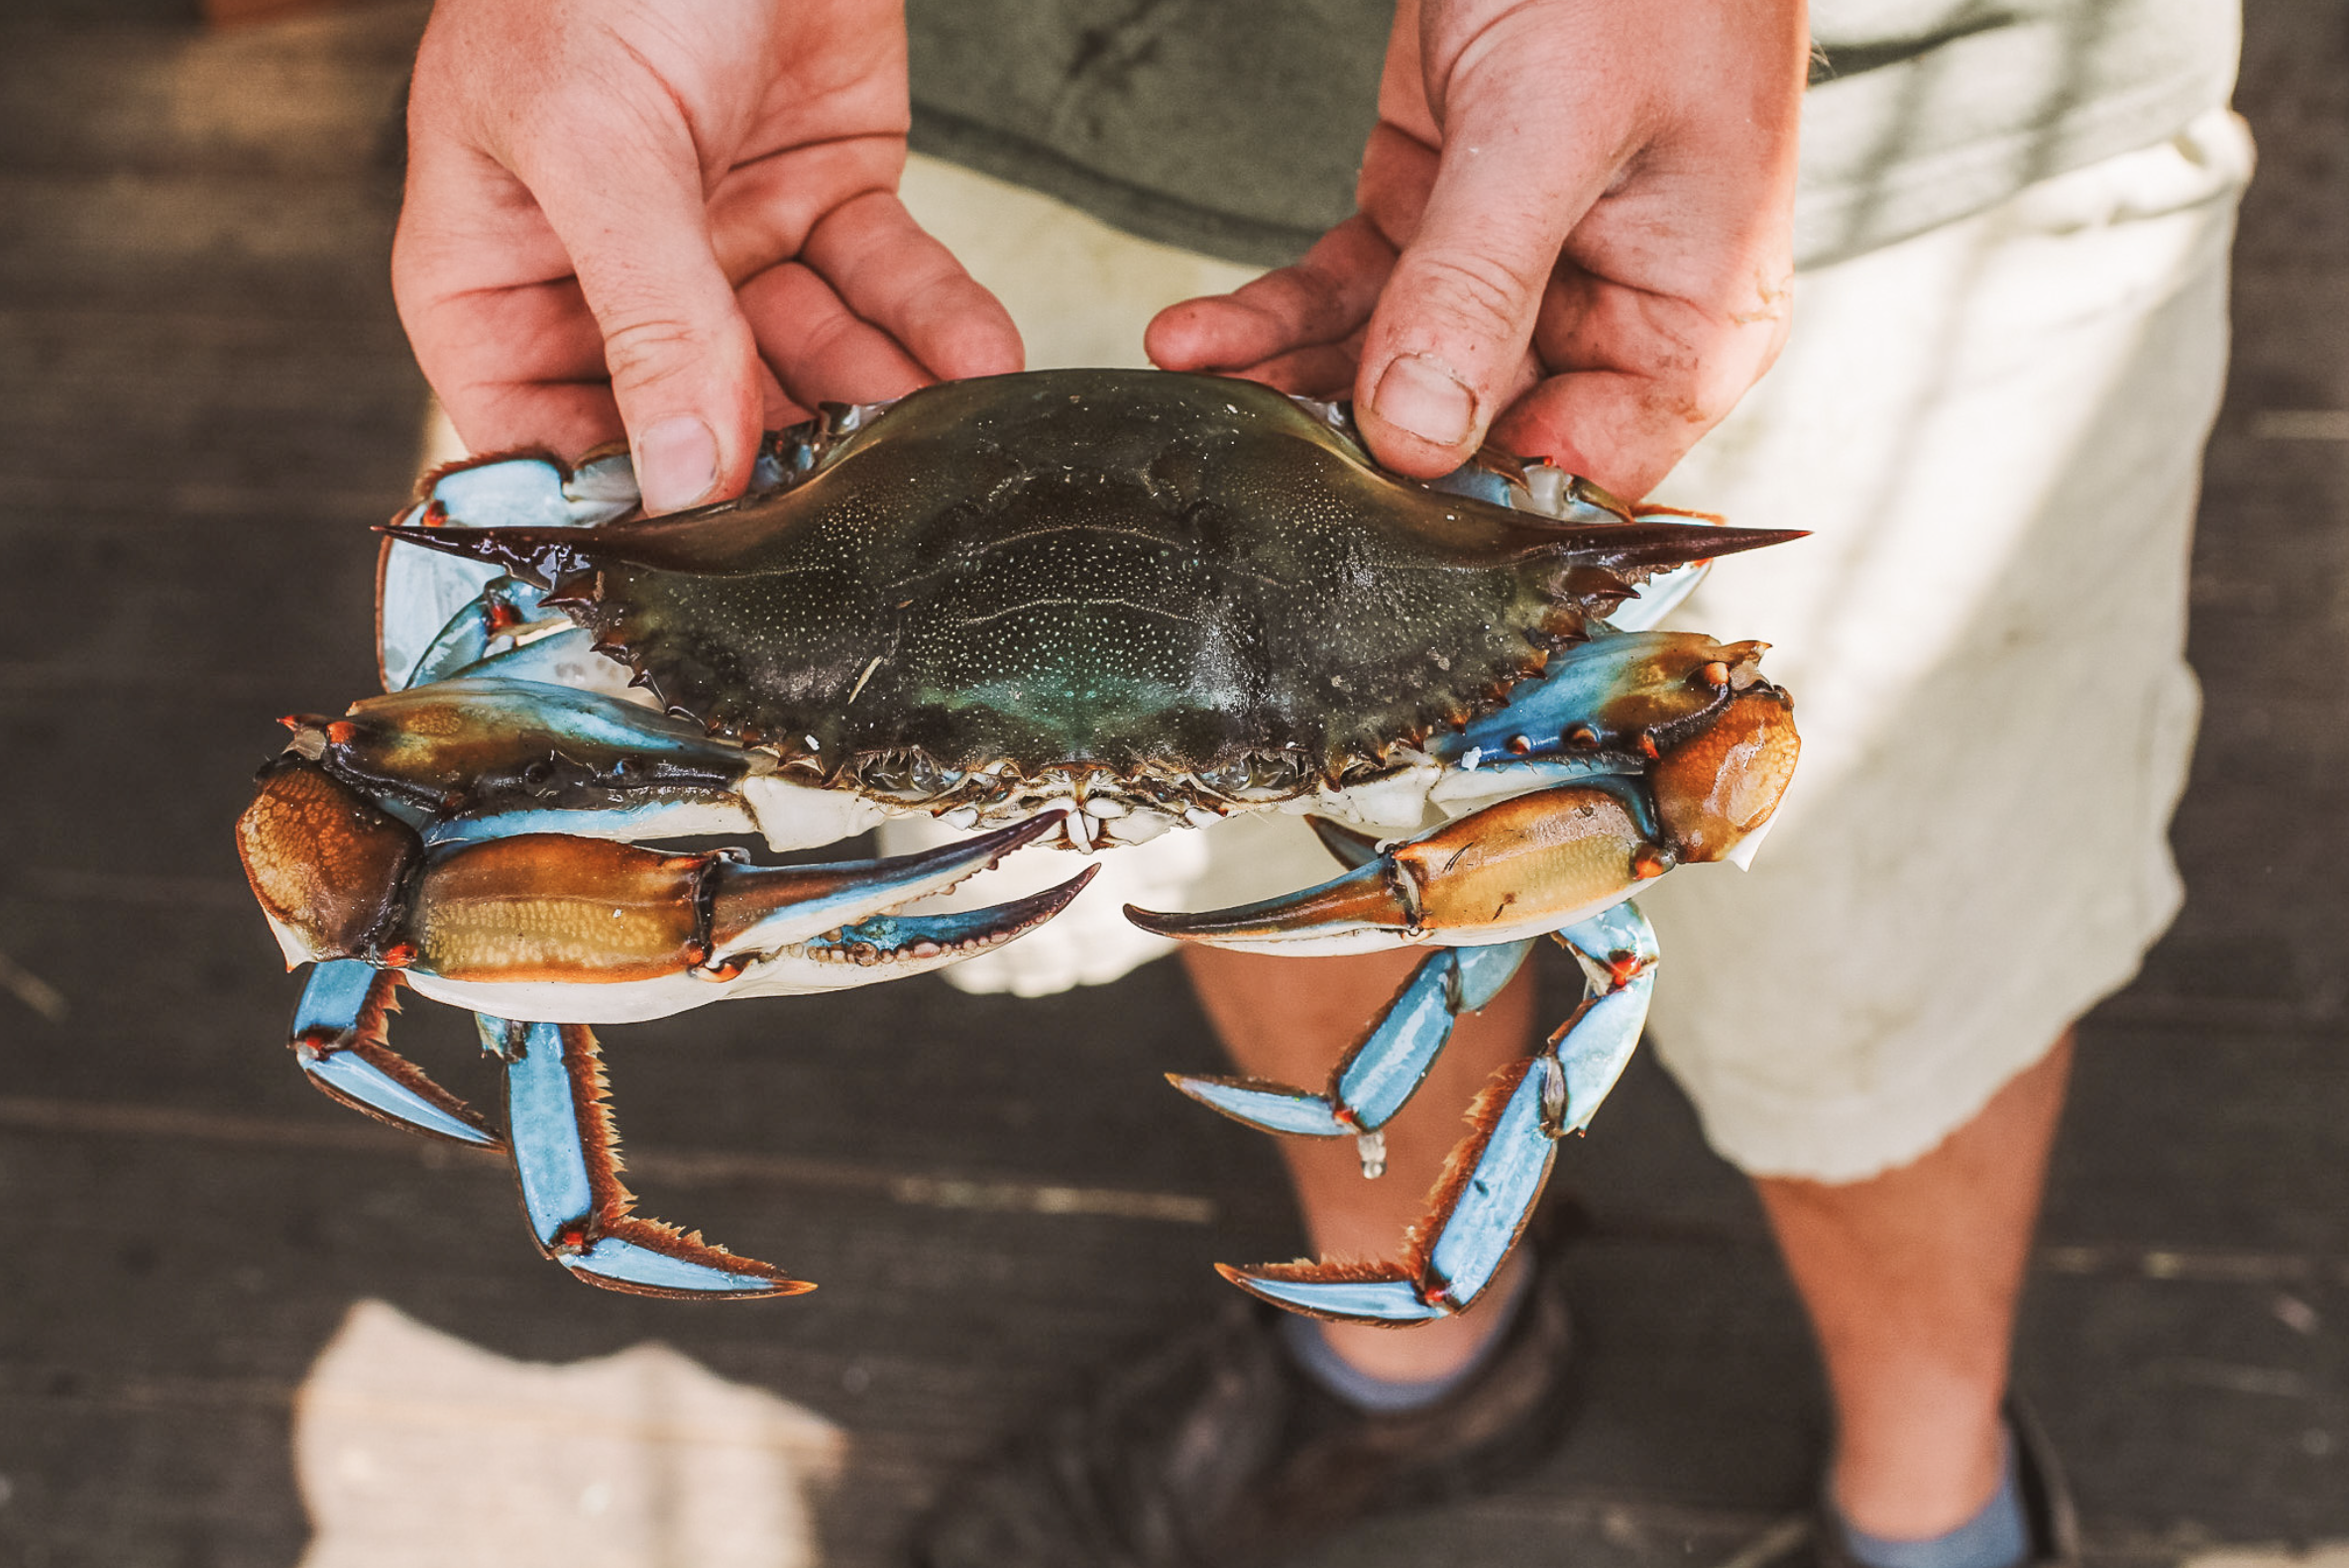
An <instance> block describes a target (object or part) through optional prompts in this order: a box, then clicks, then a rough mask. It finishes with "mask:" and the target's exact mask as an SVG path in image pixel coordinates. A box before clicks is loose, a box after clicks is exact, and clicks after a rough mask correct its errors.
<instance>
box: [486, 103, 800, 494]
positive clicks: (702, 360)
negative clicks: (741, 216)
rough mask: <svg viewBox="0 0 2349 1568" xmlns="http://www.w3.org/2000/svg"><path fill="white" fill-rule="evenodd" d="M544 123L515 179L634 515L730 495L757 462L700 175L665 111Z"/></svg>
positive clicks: (604, 112) (752, 404)
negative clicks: (530, 197) (537, 218)
mask: <svg viewBox="0 0 2349 1568" xmlns="http://www.w3.org/2000/svg"><path fill="white" fill-rule="evenodd" d="M595 110H596V112H592V113H589V114H586V115H585V116H582V115H577V114H564V113H559V112H558V113H551V114H548V115H546V116H545V117H544V119H543V122H542V123H540V124H538V125H535V126H533V127H532V131H531V135H530V137H529V140H528V143H527V145H525V146H523V147H519V148H517V149H516V157H515V166H516V172H517V173H518V174H519V175H520V177H521V178H522V179H523V181H524V182H525V183H526V184H527V185H528V186H529V187H530V190H531V192H532V193H533V194H534V195H535V196H536V198H537V201H538V206H539V208H540V210H541V211H543V212H544V214H545V216H546V221H547V223H548V225H549V226H550V227H551V228H552V229H553V230H554V232H555V234H556V236H557V237H558V238H559V239H560V240H561V241H562V242H563V246H564V249H565V250H566V251H567V252H568V253H569V255H570V257H571V261H572V265H573V267H574V269H575V270H576V272H577V274H578V278H579V285H580V291H581V294H582V296H583V297H584V298H585V300H586V302H587V305H588V308H589V310H590V311H592V312H593V314H594V316H595V319H596V324H597V326H598V328H599V329H600V330H601V331H602V333H603V335H604V358H605V363H606V365H607V367H608V368H609V370H610V372H611V377H612V394H613V398H614V400H615V403H616V404H617V406H618V409H619V415H620V419H621V421H622V422H623V423H624V424H625V426H626V427H627V432H628V442H629V446H630V448H631V451H632V453H633V456H634V459H635V465H636V477H637V483H638V485H639V486H640V487H641V488H642V490H643V492H644V504H645V509H646V510H648V511H653V512H663V511H674V510H677V509H679V508H681V507H685V506H690V505H695V504H699V503H702V502H706V501H713V500H716V499H718V498H719V497H721V496H726V495H732V494H734V493H735V492H737V491H739V490H740V489H741V488H742V486H743V484H744V483H746V482H747V481H748V479H749V476H750V465H751V462H752V460H753V458H754V457H755V456H756V454H757V442H758V423H759V414H760V411H761V394H760V390H759V384H758V376H757V346H756V343H755V341H754V340H753V338H752V335H751V331H750V326H749V323H748V322H746V321H745V320H744V319H743V318H742V313H741V310H740V309H739V308H738V307H737V306H736V304H735V302H734V292H733V288H732V287H731V285H730V284H729V283H728V282H727V277H726V274H725V273H724V272H723V271H722V270H721V269H720V267H719V265H718V261H717V258H716V257H715V255H713V253H712V250H711V243H710V234H709V226H708V209H707V206H706V203H705V199H704V194H703V188H702V179H701V168H700V164H699V162H698V160H697V157H696V154H695V150H694V146H693V141H692V137H691V135H690V133H689V132H688V130H687V128H686V127H685V126H684V125H683V124H682V123H680V122H679V121H678V120H677V118H676V116H675V115H674V113H673V112H672V113H667V114H663V113H656V112H642V113H637V114H629V113H627V112H626V110H625V108H624V106H619V105H614V104H611V103H608V102H607V103H599V104H598V105H596V106H595Z"/></svg>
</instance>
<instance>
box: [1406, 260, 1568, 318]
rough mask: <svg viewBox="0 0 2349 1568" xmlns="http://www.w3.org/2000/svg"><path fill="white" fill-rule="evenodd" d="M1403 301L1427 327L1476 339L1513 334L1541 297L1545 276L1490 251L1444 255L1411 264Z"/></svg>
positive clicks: (1414, 261) (1413, 261) (1412, 261)
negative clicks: (1410, 275) (1532, 273)
mask: <svg viewBox="0 0 2349 1568" xmlns="http://www.w3.org/2000/svg"><path fill="white" fill-rule="evenodd" d="M1410 266H1411V273H1412V275H1413V276H1412V278H1411V281H1410V284H1409V287H1408V289H1407V291H1406V293H1405V295H1404V298H1405V299H1406V301H1408V303H1409V307H1410V311H1411V313H1412V314H1413V315H1415V316H1417V317H1418V318H1419V319H1420V321H1421V322H1423V323H1424V324H1425V325H1427V326H1430V327H1433V328H1434V329H1435V330H1436V331H1437V332H1439V333H1444V334H1446V335H1449V334H1450V333H1453V332H1458V333H1461V334H1463V335H1466V336H1468V337H1470V338H1472V339H1487V338H1502V339H1506V338H1508V337H1510V335H1512V334H1514V333H1515V332H1516V331H1517V330H1518V328H1519V326H1520V324H1521V323H1522V321H1523V319H1524V317H1525V316H1526V314H1527V313H1528V310H1529V308H1530V302H1531V301H1532V300H1534V299H1536V298H1538V297H1539V295H1540V291H1541V285H1542V282H1543V281H1544V279H1543V278H1542V277H1533V276H1528V275H1527V274H1526V272H1525V271H1524V270H1522V269H1520V268H1519V267H1518V266H1516V265H1514V264H1512V263H1511V262H1510V261H1509V260H1508V259H1506V258H1504V257H1500V256H1496V255H1493V254H1492V253H1490V252H1484V251H1470V250H1446V251H1437V252H1430V253H1427V254H1424V255H1421V256H1417V257H1414V258H1412V260H1411V264H1410Z"/></svg>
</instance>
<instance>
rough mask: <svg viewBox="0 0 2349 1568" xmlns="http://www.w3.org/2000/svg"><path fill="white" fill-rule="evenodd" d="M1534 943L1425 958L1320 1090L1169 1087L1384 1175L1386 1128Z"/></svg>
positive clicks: (1354, 836) (1193, 1083) (1321, 828)
mask: <svg viewBox="0 0 2349 1568" xmlns="http://www.w3.org/2000/svg"><path fill="white" fill-rule="evenodd" d="M1311 822H1312V827H1313V831H1314V832H1315V833H1316V834H1318V835H1319V836H1320V839H1321V841H1322V843H1323V844H1325V845H1326V846H1328V848H1329V851H1330V852H1331V853H1332V854H1334V855H1336V856H1337V857H1338V859H1339V860H1341V861H1343V862H1344V863H1345V864H1347V865H1349V866H1356V867H1359V866H1363V865H1367V864H1369V863H1370V862H1371V861H1373V860H1375V859H1377V858H1378V855H1379V848H1378V845H1377V843H1376V842H1375V841H1374V840H1371V839H1369V838H1368V837H1366V836H1364V835H1362V834H1358V833H1354V832H1353V831H1351V830H1349V829H1346V828H1341V827H1339V826H1338V825H1337V824H1335V823H1332V822H1329V821H1327V820H1326V819H1323V818H1319V817H1315V818H1313V819H1311ZM1532 951H1533V944H1532V943H1531V942H1529V941H1528V942H1510V943H1503V944H1501V945H1500V946H1498V947H1490V948H1443V949H1439V950H1438V951H1436V952H1431V953H1429V954H1428V955H1427V956H1426V957H1424V958H1422V959H1420V960H1419V962H1418V963H1417V965H1415V966H1414V967H1413V968H1412V970H1411V973H1410V977H1409V978H1407V979H1405V980H1404V981H1403V982H1402V985H1401V987H1400V988H1399V989H1398V990H1397V991H1396V993H1395V996H1394V999H1393V1000H1391V1001H1389V1002H1388V1004H1387V1005H1386V1007H1385V1008H1384V1009H1382V1010H1381V1011H1380V1013H1379V1016H1378V1017H1377V1018H1375V1019H1373V1020H1372V1021H1371V1026H1370V1028H1369V1029H1367V1030H1366V1031H1364V1032H1363V1036H1362V1038H1361V1039H1360V1040H1358V1041H1356V1042H1355V1043H1354V1045H1353V1046H1352V1047H1351V1048H1350V1049H1349V1050H1348V1051H1347V1052H1346V1054H1345V1056H1344V1057H1342V1058H1340V1059H1339V1061H1338V1064H1337V1067H1336V1068H1335V1070H1333V1071H1332V1072H1331V1073H1330V1075H1329V1087H1328V1089H1327V1090H1326V1091H1325V1092H1323V1093H1320V1094H1314V1093H1311V1092H1309V1091H1307V1090H1304V1089H1299V1088H1292V1087H1290V1086H1289V1085H1287V1084H1286V1083H1274V1082H1270V1081H1268V1080H1266V1079H1263V1078H1241V1077H1205V1076H1196V1075H1191V1074H1186V1073H1179V1072H1170V1073H1168V1074H1167V1081H1168V1082H1170V1083H1172V1084H1174V1086H1175V1087H1176V1088H1178V1089H1180V1090H1181V1091H1182V1092H1183V1093H1185V1094H1187V1095H1189V1096H1190V1097H1191V1098H1192V1099H1194V1100H1197V1101H1198V1102H1199V1103H1200V1104H1202V1105H1205V1106H1208V1107H1209V1108H1211V1109H1214V1110H1218V1111H1221V1112H1223V1114H1224V1115H1226V1116H1229V1117H1230V1118H1232V1120H1234V1121H1236V1122H1241V1123H1244V1124H1245V1125H1247V1126H1250V1127H1254V1128H1256V1129H1257V1130H1258V1131H1260V1132H1268V1133H1288V1134H1291V1135H1293V1136H1296V1137H1302V1138H1342V1137H1344V1136H1346V1135H1347V1134H1349V1133H1351V1134H1353V1135H1354V1137H1355V1138H1356V1139H1358V1140H1359V1141H1360V1144H1361V1148H1362V1174H1363V1175H1364V1176H1379V1175H1381V1174H1382V1173H1383V1172H1385V1170H1386V1168H1387V1167H1386V1159H1387V1147H1386V1140H1385V1139H1384V1138H1382V1137H1381V1136H1380V1129H1381V1128H1383V1127H1385V1126H1386V1125H1387V1123H1389V1122H1390V1121H1393V1120H1394V1119H1395V1117H1396V1114H1397V1113H1398V1112H1399V1111H1400V1110H1401V1109H1402V1108H1403V1106H1404V1105H1406V1104H1408V1103H1409V1102H1410V1098H1411V1096H1412V1095H1413V1094H1414V1093H1416V1092H1417V1091H1418V1087H1419V1085H1420V1084H1421V1083H1423V1082H1425V1081H1426V1078H1427V1073H1428V1069H1430V1068H1431V1067H1433V1066H1434V1065H1435V1060H1436V1058H1437V1057H1439V1056H1441V1055H1442V1054H1443V1049H1444V1046H1445V1045H1446V1044H1447V1043H1449V1042H1450V1040H1451V1038H1452V1025H1453V1023H1454V1021H1455V1020H1457V1019H1458V1018H1459V1016H1460V1015H1461V1014H1462V1013H1473V1012H1477V1011H1480V1010H1481V1009H1483V1008H1484V1006H1485V1005H1486V1004H1487V1003H1489V1002H1491V1001H1492V1000H1493V998H1494V997H1496V996H1498V995H1500V994H1501V989H1502V987H1503V986H1505V985H1507V984H1509V982H1510V977H1511V976H1513V975H1514V974H1515V973H1516V972H1517V969H1518V967H1519V966H1520V965H1522V964H1523V963H1524V961H1525V954H1527V953H1528V952H1532Z"/></svg>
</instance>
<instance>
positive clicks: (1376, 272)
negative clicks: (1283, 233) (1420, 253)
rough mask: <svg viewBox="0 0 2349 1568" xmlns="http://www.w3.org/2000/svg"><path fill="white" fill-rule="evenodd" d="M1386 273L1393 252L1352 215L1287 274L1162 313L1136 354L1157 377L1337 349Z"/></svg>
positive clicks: (1356, 326)
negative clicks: (1155, 369) (1141, 354)
mask: <svg viewBox="0 0 2349 1568" xmlns="http://www.w3.org/2000/svg"><path fill="white" fill-rule="evenodd" d="M1394 266H1395V247H1394V246H1392V245H1390V244H1388V243H1387V240H1386V238H1385V236H1383V235H1381V234H1380V233H1379V231H1378V229H1377V228H1376V227H1374V226H1373V225H1372V224H1371V222H1370V220H1369V219H1367V218H1365V217H1363V216H1362V215H1361V214H1359V213H1358V214H1356V215H1355V216H1353V217H1351V218H1348V219H1347V220H1346V221H1345V222H1343V223H1341V224H1339V225H1338V226H1337V227H1336V228H1334V229H1331V230H1330V231H1329V232H1328V233H1327V234H1324V235H1323V236H1322V237H1321V238H1320V239H1319V240H1317V241H1315V242H1314V244H1313V248H1312V249H1311V250H1309V251H1307V252H1306V253H1305V254H1304V256H1303V258H1302V259H1301V260H1299V261H1298V262H1297V263H1296V264H1295V265H1294V266H1290V267H1283V268H1279V269H1277V270H1275V271H1273V272H1270V273H1267V274H1265V275H1264V276H1263V277H1262V278H1258V279H1255V280H1251V281H1249V282H1246V283H1243V284H1242V285H1241V286H1240V287H1238V288H1236V289H1234V290H1233V291H1232V292H1230V293H1228V294H1210V295H1206V296H1203V297H1201V298H1197V299H1185V300H1183V301H1182V302H1181V303H1179V304H1174V305H1169V306H1168V307H1167V308H1166V309H1164V310H1162V311H1160V312H1159V313H1158V315H1157V316H1156V317H1155V318H1154V319H1153V320H1152V321H1151V323H1150V326H1149V328H1148V329H1147V330H1146V331H1145V332H1144V333H1143V336H1142V345H1143V350H1144V352H1146V353H1147V354H1149V356H1150V359H1151V363H1152V364H1154V365H1157V366H1158V367H1160V368H1161V369H1162V370H1171V371H1233V370H1239V369H1241V368H1242V367H1246V366H1252V365H1261V364H1264V363H1265V362H1267V361H1271V360H1277V359H1280V358H1282V357H1284V356H1286V355H1288V354H1291V353H1294V352H1296V351H1298V350H1301V349H1307V348H1315V347H1321V346H1326V345H1329V344H1335V343H1339V342H1342V341H1344V340H1345V339H1347V338H1349V337H1352V336H1353V335H1354V334H1355V333H1357V332H1359V331H1360V330H1361V329H1362V324H1363V323H1364V322H1365V321H1366V320H1368V319H1369V317H1370V312H1371V306H1372V305H1373V304H1374V303H1376V302H1377V300H1378V297H1379V285H1380V284H1382V283H1383V282H1385V281H1386V280H1387V275H1388V274H1389V273H1390V272H1391V271H1392V270H1393V269H1394Z"/></svg>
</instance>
